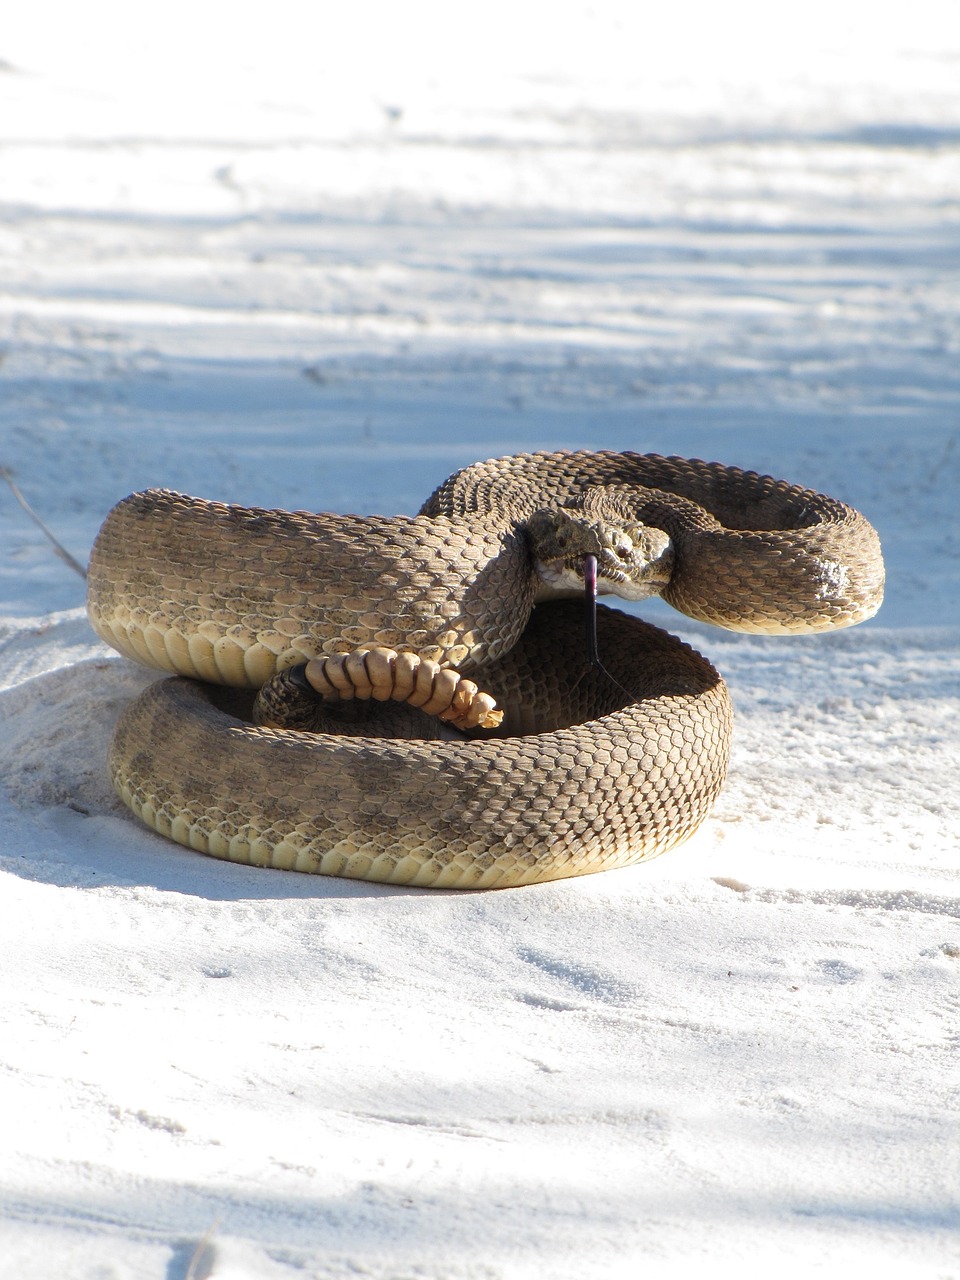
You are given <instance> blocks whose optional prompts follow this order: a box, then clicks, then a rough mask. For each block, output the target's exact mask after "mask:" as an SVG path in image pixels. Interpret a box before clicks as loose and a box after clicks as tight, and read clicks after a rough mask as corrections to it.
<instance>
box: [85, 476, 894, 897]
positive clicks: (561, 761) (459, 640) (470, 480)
mask: <svg viewBox="0 0 960 1280" xmlns="http://www.w3.org/2000/svg"><path fill="white" fill-rule="evenodd" d="M587 556H593V557H595V563H596V565H597V566H598V575H599V584H600V589H601V591H614V592H616V593H618V594H621V595H626V596H628V597H630V598H635V599H638V598H642V597H643V596H646V595H650V594H654V593H659V594H661V595H662V596H663V597H664V599H666V600H667V601H669V603H671V604H672V605H674V606H675V607H677V608H678V609H681V610H682V611H683V612H685V613H687V614H689V615H690V616H692V617H694V618H699V619H702V620H706V621H710V622H714V623H718V624H719V625H721V626H725V627H729V628H732V629H735V630H743V631H752V632H762V633H771V634H775V633H798V632H806V631H817V630H826V629H828V628H833V627H840V626H848V625H851V624H853V623H856V622H859V621H861V620H863V619H865V618H868V617H870V616H872V614H873V613H875V612H876V610H877V608H879V605H880V601H881V598H882V592H883V562H882V557H881V554H880V546H879V540H878V538H877V535H876V533H875V531H874V530H873V528H872V527H871V526H870V524H869V523H868V522H867V521H866V519H865V518H864V517H863V516H862V515H860V513H859V512H857V511H854V510H853V509H852V508H850V507H848V506H846V505H844V504H843V503H840V502H837V501H835V500H834V499H831V498H827V497H825V496H823V495H821V494H818V493H815V492H814V491H812V490H808V489H804V488H801V487H799V486H794V485H788V484H786V483H785V482H782V481H777V480H774V479H772V478H771V477H769V476H761V475H758V474H756V473H754V472H744V471H740V470H739V469H737V468H731V467H725V466H721V465H720V464H717V463H704V462H700V461H690V460H686V459H680V458H662V457H658V456H656V455H640V454H629V453H623V454H616V453H593V452H585V451H584V452H571V453H567V452H562V453H536V454H519V455H516V456H514V457H510V458H500V459H496V460H493V461H491V462H485V463H479V464H476V465H474V466H472V467H467V468H465V469H464V470H462V471H459V472H457V473H456V474H455V475H453V476H452V477H451V478H450V479H449V480H448V481H446V482H445V483H444V484H443V485H441V486H440V488H439V489H437V490H436V492H435V493H434V494H433V495H432V496H431V497H430V498H429V499H428V500H427V502H426V503H425V504H424V506H423V508H422V509H421V512H420V514H419V515H417V516H415V517H400V516H397V517H382V516H350V515H332V514H320V515H316V514H311V513H307V512H284V511H268V510H263V509H259V508H241V507H235V506H228V505H224V504H221V503H214V502H207V501H204V500H201V499H197V498H190V497H186V496H184V495H181V494H175V493H172V492H170V491H166V490H149V491H147V492H145V493H139V494H134V495H132V496H131V497H129V498H127V499H125V500H124V501H123V502H121V503H119V504H118V505H117V506H116V507H115V508H114V509H113V510H112V511H111V512H110V514H109V515H108V517H107V519H106V521H105V522H104V525H103V527H102V529H101V531H100V533H99V535H98V538H97V541H96V543H95V545H94V548H93V552H92V554H91V561H90V568H89V578H88V581H89V596H88V608H89V615H90V619H91V622H92V623H93V626H94V627H95V629H96V630H97V631H98V633H99V634H100V635H101V636H102V637H103V638H104V639H105V640H107V641H108V642H109V643H110V644H112V645H113V646H114V647H115V648H117V649H119V650H120V651H121V652H122V653H125V654H127V655H128V656H130V657H133V658H136V659H138V660H140V661H142V662H145V663H147V664H149V665H152V666H157V667H160V668H161V669H165V670H168V671H175V672H178V673H179V674H180V676H181V677H191V678H190V679H184V678H179V679H173V680H164V681H161V682H159V683H158V684H155V685H153V686H152V687H151V688H149V689H148V690H146V691H145V693H143V694H142V695H141V696H140V697H139V698H138V699H137V700H136V701H135V702H134V703H133V704H132V705H131V706H130V707H128V708H127V709H126V710H125V712H124V713H123V715H122V716H121V719H120V722H119V724H118V726H117V729H116V732H115V735H114V739H113V743H112V746H111V753H110V768H111V772H112V775H113V779H114V783H115V785H116V787H117V789H118V791H119V793H120V795H121V796H122V797H123V799H124V801H125V802H126V803H127V804H128V805H129V806H130V807H131V808H132V809H133V811H134V812H135V813H137V814H138V815H139V816H140V817H141V818H143V819H144V821H146V822H147V823H148V824H149V825H151V826H152V827H154V828H155V829H156V830H158V831H160V832H161V833H162V834H164V835H167V836H171V837H172V838H174V839H176V840H178V841H180V842H181V843H183V844H187V845H190V846H191V847H193V848H195V849H199V850H201V851H203V852H206V853H211V854H214V855H215V856H218V857H224V858H230V859H232V860H234V861H239V862H249V863H255V864H260V865H270V866H274V867H284V868H293V869H296V870H301V871H318V872H321V873H325V874H333V875H344V876H353V877H359V878H366V879H370V880H380V881H388V882H393V883H408V884H417V885H430V886H447V887H458V888H464V887H467V888H472V887H477V888H479V887H486V886H506V885H516V884H523V883H529V882H533V881H540V880H548V879H553V878H556V877H560V876H570V875H579V874H583V873H586V872H590V871H596V870H601V869H603V868H606V867H613V866H623V865H627V864H629V863H632V862H636V861H639V860H641V859H642V858H645V857H649V856H652V855H654V854H657V853H660V852H663V851H664V850H665V849H667V848H669V847H671V846H672V845H674V844H677V843H678V842H679V841H681V840H683V839H685V838H686V837H687V836H689V835H690V834H691V833H692V832H693V831H694V830H695V829H696V827H697V826H698V825H699V824H700V822H701V821H702V820H703V818H704V817H705V815H706V813H707V812H708V810H709V808H710V805H711V804H712V802H713V800H714V798H715V796H716V794H717V792H718V790H719V787H720V785H721V783H722V781H723V777H724V774H725V770H726V764H727V756H728V745H729V733H730V722H731V713H730V705H729V699H728V695H727V691H726V688H725V686H724V684H723V681H722V680H721V678H720V677H719V675H718V674H717V673H716V672H715V671H714V669H713V668H712V667H711V666H710V664H709V663H708V662H706V660H705V659H703V658H702V657H700V655H699V654H697V653H695V652H694V651H693V650H692V649H690V648H689V647H688V646H686V645H684V644H682V643H681V642H680V641H679V640H676V639H675V638H673V637H671V636H668V635H667V634H666V633H664V632H662V631H660V630H658V629H657V628H654V627H651V626H649V625H647V624H645V623H642V622H640V621H639V620H637V619H635V618H631V617H627V616H625V615H623V614H621V613H619V612H617V611H613V610H606V609H602V608H601V609H600V610H599V616H598V619H597V623H598V628H597V633H598V634H597V645H598V649H599V654H600V656H601V658H602V662H603V669H600V668H598V667H597V666H596V665H592V666H586V665H585V647H584V638H583V637H584V624H583V612H584V611H583V606H582V604H580V603H577V602H574V601H571V600H570V599H565V598H564V597H566V596H569V595H570V594H571V593H582V589H583V582H582V575H583V565H584V561H585V557H587ZM588 563H591V562H588ZM551 597H557V598H556V599H551ZM535 606H536V607H535ZM371 650H376V651H377V653H376V654H375V655H374V656H373V657H362V656H360V654H361V651H371ZM384 651H388V652H387V653H386V656H384ZM389 651H392V653H393V655H394V656H392V657H391V656H390V652H389ZM351 653H353V654H354V655H356V656H354V657H353V658H349V659H346V660H344V659H342V658H340V657H338V656H337V655H344V654H351ZM397 654H399V655H401V656H400V657H399V658H397V657H396V656H395V655H397ZM409 654H413V655H416V658H409V657H406V656H404V655H409ZM418 660H419V661H421V662H422V663H423V666H422V670H421V671H420V675H419V677H411V676H410V669H411V666H413V667H416V666H417V662H418ZM303 663H307V664H308V665H307V667H306V669H305V672H306V678H305V677H304V675H303V674H300V673H299V670H298V664H303ZM374 668H375V669H376V673H375V674H374V675H370V674H369V672H370V671H371V670H373V669H374ZM291 669H294V670H291ZM401 670H402V672H403V678H402V679H401V680H399V683H403V681H404V680H405V681H406V687H405V689H404V690H402V691H400V693H399V694H398V696H402V694H403V692H409V688H410V682H411V679H416V678H419V680H420V693H419V695H418V698H419V701H420V703H423V702H424V701H428V699H429V701H428V710H437V709H441V710H442V709H443V707H449V708H451V709H450V710H449V711H448V712H447V713H446V714H447V716H448V718H449V717H452V716H454V715H455V714H457V715H460V718H461V721H462V722H464V723H467V724H468V726H470V725H473V724H476V723H477V721H479V720H480V719H482V717H483V715H485V714H486V712H487V710H488V709H489V705H490V699H486V701H485V700H484V699H483V698H482V697H480V698H479V701H478V700H477V695H476V694H475V685H474V684H472V683H469V682H466V681H464V682H461V685H460V687H459V691H457V687H458V686H457V677H456V676H455V675H453V674H452V673H453V671H454V670H456V671H457V672H459V673H461V674H462V675H464V676H469V677H471V678H472V680H473V681H475V682H477V683H479V684H481V685H482V686H483V689H484V690H486V691H488V693H489V694H490V695H492V698H494V699H496V701H497V703H498V704H499V705H500V706H502V708H503V710H504V712H505V719H504V722H503V724H502V725H500V727H499V728H497V729H495V730H493V731H492V734H491V733H490V732H487V731H483V730H480V729H477V728H472V727H471V728H469V731H468V734H467V736H464V735H462V734H457V740H455V741H449V740H445V739H444V738H436V737H435V736H428V737H427V738H423V739H418V738H413V739H411V738H402V737H398V736H395V735H396V734H397V733H399V732H402V733H408V732H412V733H419V730H418V729H416V728H414V729H412V730H411V729H406V728H403V729H399V730H398V729H397V728H396V726H395V725H394V724H393V723H392V722H391V723H390V724H389V725H387V726H386V727H384V726H382V725H380V726H379V727H377V725H378V717H379V716H380V715H382V714H384V711H383V706H382V705H381V704H380V703H379V702H376V703H374V704H370V705H371V706H372V709H373V714H372V718H371V720H370V721H369V722H368V721H366V720H365V719H363V718H362V717H361V718H360V719H358V718H357V714H356V699H355V698H354V699H353V701H352V702H350V703H348V704H345V706H346V708H347V709H346V710H342V709H341V710H339V711H338V710H337V709H336V708H332V710H331V711H330V717H332V718H330V719H327V720H323V719H321V720H319V721H314V722H312V727H314V728H316V727H318V726H319V728H320V730H321V731H320V732H318V733H308V732H305V731H304V730H303V729H301V728H289V727H281V728H276V727H268V726H267V725H265V724H263V723H261V724H258V725H255V724H252V723H251V722H250V716H251V704H252V701H253V696H254V695H253V693H252V692H246V691H252V690H256V689H258V688H259V687H260V686H262V685H265V684H266V685H267V689H266V690H265V691H264V693H263V694H262V695H261V696H260V698H259V700H258V701H259V703H260V704H261V705H266V706H267V712H266V713H265V714H266V719H267V720H268V722H269V721H270V720H271V716H272V714H273V706H274V702H275V699H274V698H272V696H271V694H270V691H271V690H275V688H276V685H275V683H274V682H275V679H276V677H277V673H278V672H281V673H282V672H287V674H286V675H282V676H281V677H280V682H281V683H282V684H285V690H284V699H283V700H284V701H288V700H289V698H290V696H291V695H292V699H293V701H294V702H296V700H297V697H298V696H299V695H298V690H299V691H300V693H303V691H305V690H307V688H308V685H310V684H314V685H316V687H318V688H321V687H322V688H323V689H325V690H326V691H327V692H328V693H329V692H330V688H331V679H333V684H334V685H338V684H339V685H340V686H341V687H342V688H344V689H345V690H346V692H347V694H348V696H350V695H352V694H354V693H356V694H357V696H367V697H370V696H371V694H372V696H373V698H374V699H382V698H385V697H387V696H389V695H390V694H391V692H392V691H394V690H393V685H395V684H397V683H398V674H397V673H398V671H401ZM345 671H346V672H348V673H352V674H351V675H350V676H349V678H347V676H346V675H345V674H344V672H345ZM331 672H332V673H333V677H331V675H330V673H331ZM377 673H378V674H377ZM384 673H386V674H384ZM438 673H446V674H438ZM384 680H386V681H387V684H388V685H390V687H387V685H384V684H383V681H384ZM198 681H203V682H205V683H202V684H201V683H198ZM378 681H379V682H380V683H379V685H378ZM391 682H392V683H391ZM434 682H436V683H434ZM217 686H229V687H227V688H223V687H220V688H218V687H217ZM434 690H435V693H434ZM304 696H306V694H304ZM413 700H414V701H417V700H418V699H417V698H416V697H415V698H414V699H413ZM300 701H301V703H302V702H303V698H302V697H301V699H300ZM454 702H456V703H457V706H456V707H454V706H453V705H452V704H453V703H454ZM471 706H473V707H474V710H473V712H471V711H470V708H471ZM465 708H466V710H465ZM478 708H479V710H478ZM302 710H303V708H302V706H301V708H300V711H301V712H302ZM297 714H300V712H296V713H294V719H293V720H292V721H289V722H288V723H293V724H295V725H297V724H300V723H301V721H300V720H298V719H297V718H296V715H297ZM311 714H312V713H311ZM411 714H413V715H416V713H411ZM471 715H472V720H471ZM260 717H261V720H262V719H264V713H263V711H261V713H260ZM420 720H421V722H422V723H424V724H428V723H430V722H429V721H427V720H426V717H425V716H422V715H421V716H420ZM333 730H336V732H335V733H334V732H333ZM429 732H430V735H432V734H433V731H432V730H431V731H429Z"/></svg>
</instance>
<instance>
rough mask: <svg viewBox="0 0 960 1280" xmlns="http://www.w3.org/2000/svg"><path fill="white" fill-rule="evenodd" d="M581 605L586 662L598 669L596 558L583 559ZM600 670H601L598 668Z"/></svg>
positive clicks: (592, 556) (591, 556)
mask: <svg viewBox="0 0 960 1280" xmlns="http://www.w3.org/2000/svg"><path fill="white" fill-rule="evenodd" d="M583 591H584V597H583V603H584V617H585V619H586V623H587V661H588V662H589V663H590V665H591V667H600V652H599V650H598V649H597V557H596V556H594V555H586V556H584V557H583ZM600 669H601V670H602V669H603V668H602V667H600Z"/></svg>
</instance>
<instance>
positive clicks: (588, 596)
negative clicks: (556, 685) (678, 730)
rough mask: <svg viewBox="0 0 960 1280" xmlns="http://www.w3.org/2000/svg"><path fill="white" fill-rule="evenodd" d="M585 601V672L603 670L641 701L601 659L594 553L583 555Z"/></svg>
mask: <svg viewBox="0 0 960 1280" xmlns="http://www.w3.org/2000/svg"><path fill="white" fill-rule="evenodd" d="M583 603H584V618H585V620H586V624H587V665H586V667H584V673H586V672H587V671H589V670H590V668H591V667H593V669H594V670H595V671H600V672H602V674H603V675H605V676H606V678H607V679H608V680H609V681H610V683H611V684H615V685H616V686H617V688H618V689H619V690H620V692H621V693H625V694H626V695H627V697H628V698H629V699H630V701H631V702H639V701H640V699H639V698H638V697H637V696H636V695H635V694H632V693H631V692H630V690H629V689H628V688H626V686H625V685H622V684H621V683H620V681H619V680H618V679H617V677H616V676H612V675H611V674H610V672H609V671H608V670H607V668H606V667H605V666H604V665H603V663H602V662H601V661H600V650H599V649H598V647H597V557H596V556H594V555H585V556H584V557H583ZM582 678H583V677H582V676H581V679H582ZM578 683H579V681H578Z"/></svg>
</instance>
